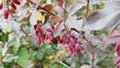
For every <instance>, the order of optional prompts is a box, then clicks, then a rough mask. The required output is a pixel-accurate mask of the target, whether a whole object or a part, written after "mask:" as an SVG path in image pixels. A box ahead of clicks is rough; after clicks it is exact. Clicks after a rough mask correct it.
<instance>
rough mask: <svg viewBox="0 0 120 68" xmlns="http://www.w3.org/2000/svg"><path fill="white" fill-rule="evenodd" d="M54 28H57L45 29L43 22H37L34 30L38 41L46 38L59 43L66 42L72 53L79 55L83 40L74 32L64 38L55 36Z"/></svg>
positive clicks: (41, 41) (40, 41)
mask: <svg viewBox="0 0 120 68" xmlns="http://www.w3.org/2000/svg"><path fill="white" fill-rule="evenodd" d="M54 29H55V28H54V27H52V28H47V29H45V30H44V29H43V28H42V25H41V24H39V23H37V24H36V25H34V32H35V35H36V38H37V39H38V42H39V43H43V42H44V41H45V40H49V41H50V43H54V42H55V40H57V43H59V44H63V45H65V44H66V45H67V46H68V49H69V51H70V53H71V54H77V55H79V54H80V52H81V49H82V47H81V45H82V42H81V41H80V40H79V39H78V38H77V37H75V35H73V34H67V35H66V36H65V37H64V38H60V36H57V37H54V36H53V31H54Z"/></svg>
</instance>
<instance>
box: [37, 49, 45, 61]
mask: <svg viewBox="0 0 120 68" xmlns="http://www.w3.org/2000/svg"><path fill="white" fill-rule="evenodd" d="M43 57H44V52H42V51H41V50H39V51H38V52H37V54H36V58H37V59H39V60H42V59H43Z"/></svg>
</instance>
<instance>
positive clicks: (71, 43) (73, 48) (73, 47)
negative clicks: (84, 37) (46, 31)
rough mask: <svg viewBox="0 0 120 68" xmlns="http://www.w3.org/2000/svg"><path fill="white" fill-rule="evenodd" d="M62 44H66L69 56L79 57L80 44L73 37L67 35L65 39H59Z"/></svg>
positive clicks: (79, 41)
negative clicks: (75, 55)
mask: <svg viewBox="0 0 120 68" xmlns="http://www.w3.org/2000/svg"><path fill="white" fill-rule="evenodd" d="M60 42H61V43H62V44H67V45H68V49H69V51H70V53H71V54H77V55H79V54H80V53H81V50H82V47H81V45H82V42H81V40H79V39H78V38H77V37H76V36H75V35H73V34H68V35H67V36H66V37H65V38H63V39H61V41H60Z"/></svg>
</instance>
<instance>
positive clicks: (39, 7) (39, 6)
mask: <svg viewBox="0 0 120 68" xmlns="http://www.w3.org/2000/svg"><path fill="white" fill-rule="evenodd" d="M27 1H28V2H29V3H31V4H33V5H36V3H34V2H33V1H32V0H27ZM37 9H42V10H44V11H46V12H47V13H49V14H51V15H55V14H53V13H52V12H50V11H49V10H47V9H46V8H44V7H42V6H41V5H38V8H37Z"/></svg>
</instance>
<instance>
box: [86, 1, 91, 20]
mask: <svg viewBox="0 0 120 68" xmlns="http://www.w3.org/2000/svg"><path fill="white" fill-rule="evenodd" d="M89 2H90V0H87V6H86V15H85V17H86V18H87V16H88V11H89Z"/></svg>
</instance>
